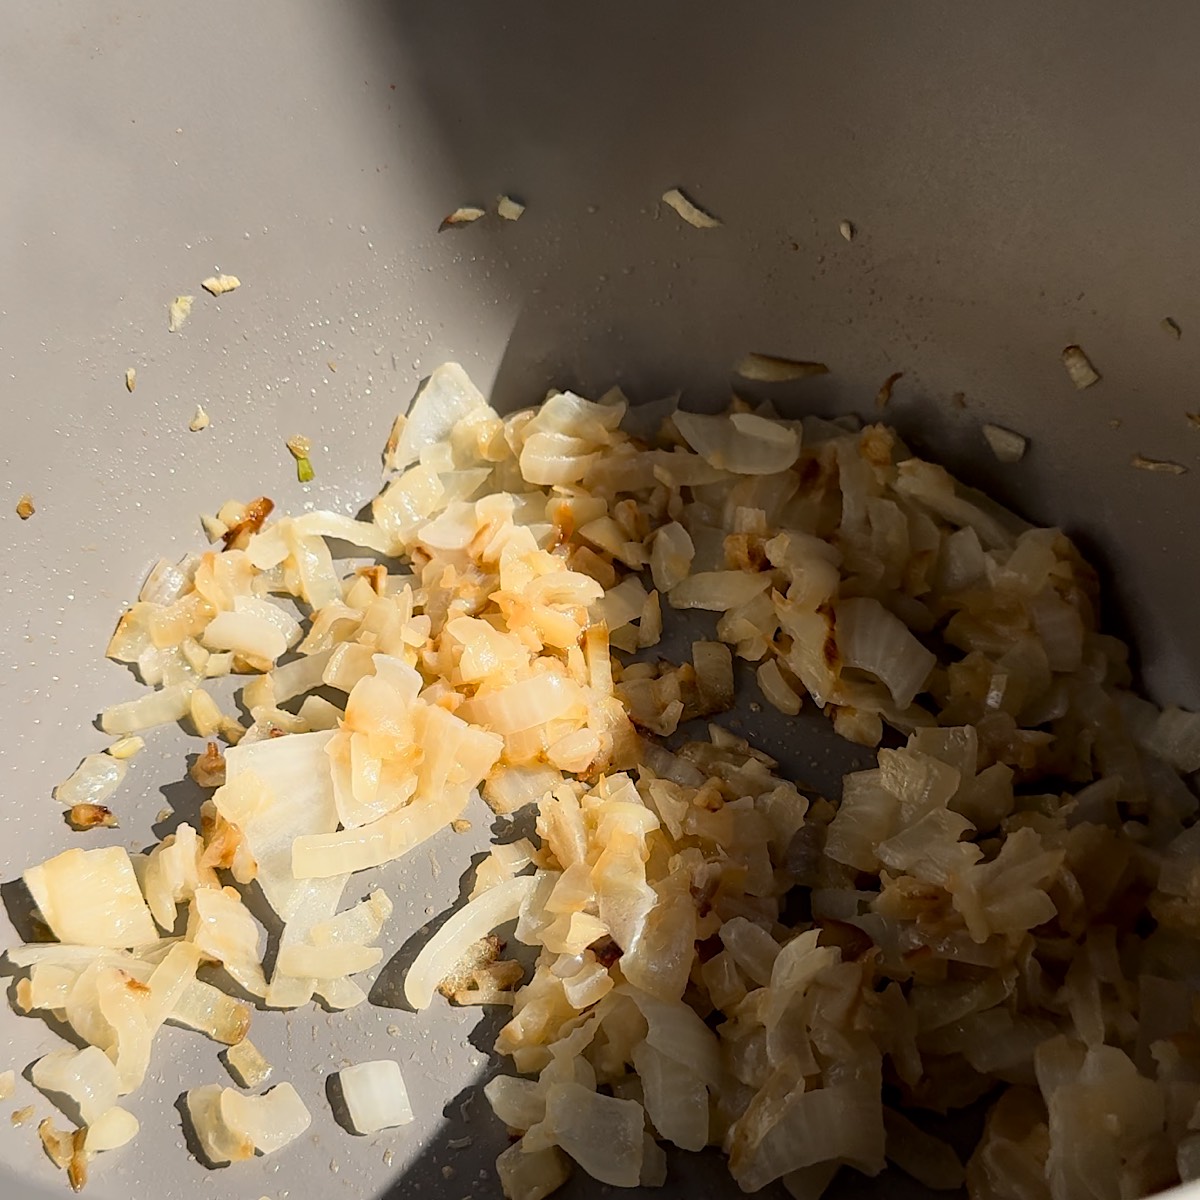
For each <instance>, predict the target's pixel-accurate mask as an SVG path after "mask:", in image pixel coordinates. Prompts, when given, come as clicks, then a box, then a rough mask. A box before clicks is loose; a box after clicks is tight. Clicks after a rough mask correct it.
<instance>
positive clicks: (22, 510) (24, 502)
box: [17, 492, 37, 521]
mask: <svg viewBox="0 0 1200 1200" xmlns="http://www.w3.org/2000/svg"><path fill="white" fill-rule="evenodd" d="M36 511H37V509H35V508H34V507H33V497H32V496H31V495H30V494H29V493H28V492H25V493H24V494H23V495H22V496H21V497H20V498H19V499H18V500H17V516H18V517H20V518H21V520H22V521H28V520H29V518H30V517H32V516H33V514H34V513H35V512H36Z"/></svg>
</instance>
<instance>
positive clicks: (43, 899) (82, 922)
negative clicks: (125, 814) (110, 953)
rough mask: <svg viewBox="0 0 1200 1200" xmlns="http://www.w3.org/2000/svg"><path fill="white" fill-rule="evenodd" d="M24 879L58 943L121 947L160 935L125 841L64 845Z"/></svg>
mask: <svg viewBox="0 0 1200 1200" xmlns="http://www.w3.org/2000/svg"><path fill="white" fill-rule="evenodd" d="M22 878H23V879H24V880H25V886H26V887H27V888H28V889H29V894H30V895H31V896H32V897H33V901H34V903H35V904H36V905H37V906H38V911H39V912H40V913H41V914H42V918H43V919H44V920H45V922H46V924H47V925H49V926H50V929H51V931H52V932H53V933H54V936H55V937H56V938H58V940H59V941H60V942H72V943H75V944H77V945H83V946H107V947H109V948H112V949H119V948H123V947H127V946H144V945H146V944H148V943H150V942H156V941H157V940H158V930H157V929H156V928H155V925H154V918H153V917H152V916H151V915H150V910H149V909H148V908H147V907H146V902H145V901H144V900H143V899H142V892H141V888H139V887H138V881H137V876H136V875H135V874H134V873H133V864H132V863H131V862H130V861H129V854H128V852H127V851H126V850H125V848H124V847H122V846H109V847H106V848H105V849H102V850H77V849H76V850H64V851H63V853H62V854H59V855H56V856H55V857H54V858H51V859H49V860H48V861H46V862H44V863H42V864H41V865H40V866H37V867H30V868H29V870H27V871H26V872H25V873H24V875H23V876H22Z"/></svg>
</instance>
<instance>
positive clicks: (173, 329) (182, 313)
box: [167, 296, 196, 333]
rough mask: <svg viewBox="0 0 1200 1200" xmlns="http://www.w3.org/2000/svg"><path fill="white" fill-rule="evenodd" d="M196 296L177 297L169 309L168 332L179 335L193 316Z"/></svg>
mask: <svg viewBox="0 0 1200 1200" xmlns="http://www.w3.org/2000/svg"><path fill="white" fill-rule="evenodd" d="M195 300H196V297H195V296H176V297H175V299H174V300H172V301H171V304H170V306H169V307H168V309H167V332H168V333H178V332H179V331H180V330H181V329H182V328H183V326H184V322H186V321H187V319H188V317H190V316H191V315H192V305H193V304H194V303H195Z"/></svg>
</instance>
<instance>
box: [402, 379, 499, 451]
mask: <svg viewBox="0 0 1200 1200" xmlns="http://www.w3.org/2000/svg"><path fill="white" fill-rule="evenodd" d="M487 406H488V405H487V401H486V400H485V399H484V398H483V394H482V393H481V392H480V391H479V389H478V388H477V387H476V386H475V385H474V384H473V383H472V382H471V381H470V379H469V378H468V377H467V373H466V372H465V371H464V370H463V369H462V367H460V366H459V365H458V364H457V363H443V364H442V366H440V367H437V368H436V369H435V370H434V371H433V373H432V374H431V375H430V376H429V378H428V379H427V380H426V381H425V382H424V384H423V385H422V386H421V388H420V390H419V391H418V392H417V394H416V396H415V397H413V402H412V404H411V406H410V407H409V410H408V414H407V416H406V417H405V419H404V426H403V428H402V429H401V431H400V436H399V438H398V439H397V441H396V444H395V445H394V446H393V447H392V448H391V453H390V454H389V455H388V459H387V465H388V467H389V468H391V469H392V470H393V471H402V470H404V468H405V467H408V466H411V465H412V464H413V463H415V462H416V461H417V459H418V458H419V457H420V454H421V451H422V450H423V449H424V448H425V447H426V446H432V445H433V444H434V443H435V442H442V441H445V440H446V439H447V438H448V437H449V436H450V434H451V432H452V431H453V429H454V426H455V425H456V424H458V422H459V421H461V420H462V419H463V418H464V417H467V416H469V415H470V414H471V413H473V412H474V411H476V410H477V409H483V408H487Z"/></svg>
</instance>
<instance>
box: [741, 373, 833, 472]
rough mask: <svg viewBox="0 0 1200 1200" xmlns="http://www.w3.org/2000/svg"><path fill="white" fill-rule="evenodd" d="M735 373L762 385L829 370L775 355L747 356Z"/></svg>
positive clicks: (807, 376)
mask: <svg viewBox="0 0 1200 1200" xmlns="http://www.w3.org/2000/svg"><path fill="white" fill-rule="evenodd" d="M733 372H734V374H735V375H740V376H741V377H742V378H743V379H754V380H757V381H758V382H760V383H785V382H787V381H788V380H791V379H810V378H811V377H812V376H814V375H828V374H829V368H828V367H827V366H826V365H825V364H824V363H821V362H804V361H802V360H800V359H795V358H779V357H777V356H776V355H774V354H747V355H746V357H745V358H743V359H741V361H740V362H739V363H738V364H737V366H736V367H734V369H733ZM764 473H765V472H764Z"/></svg>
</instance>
